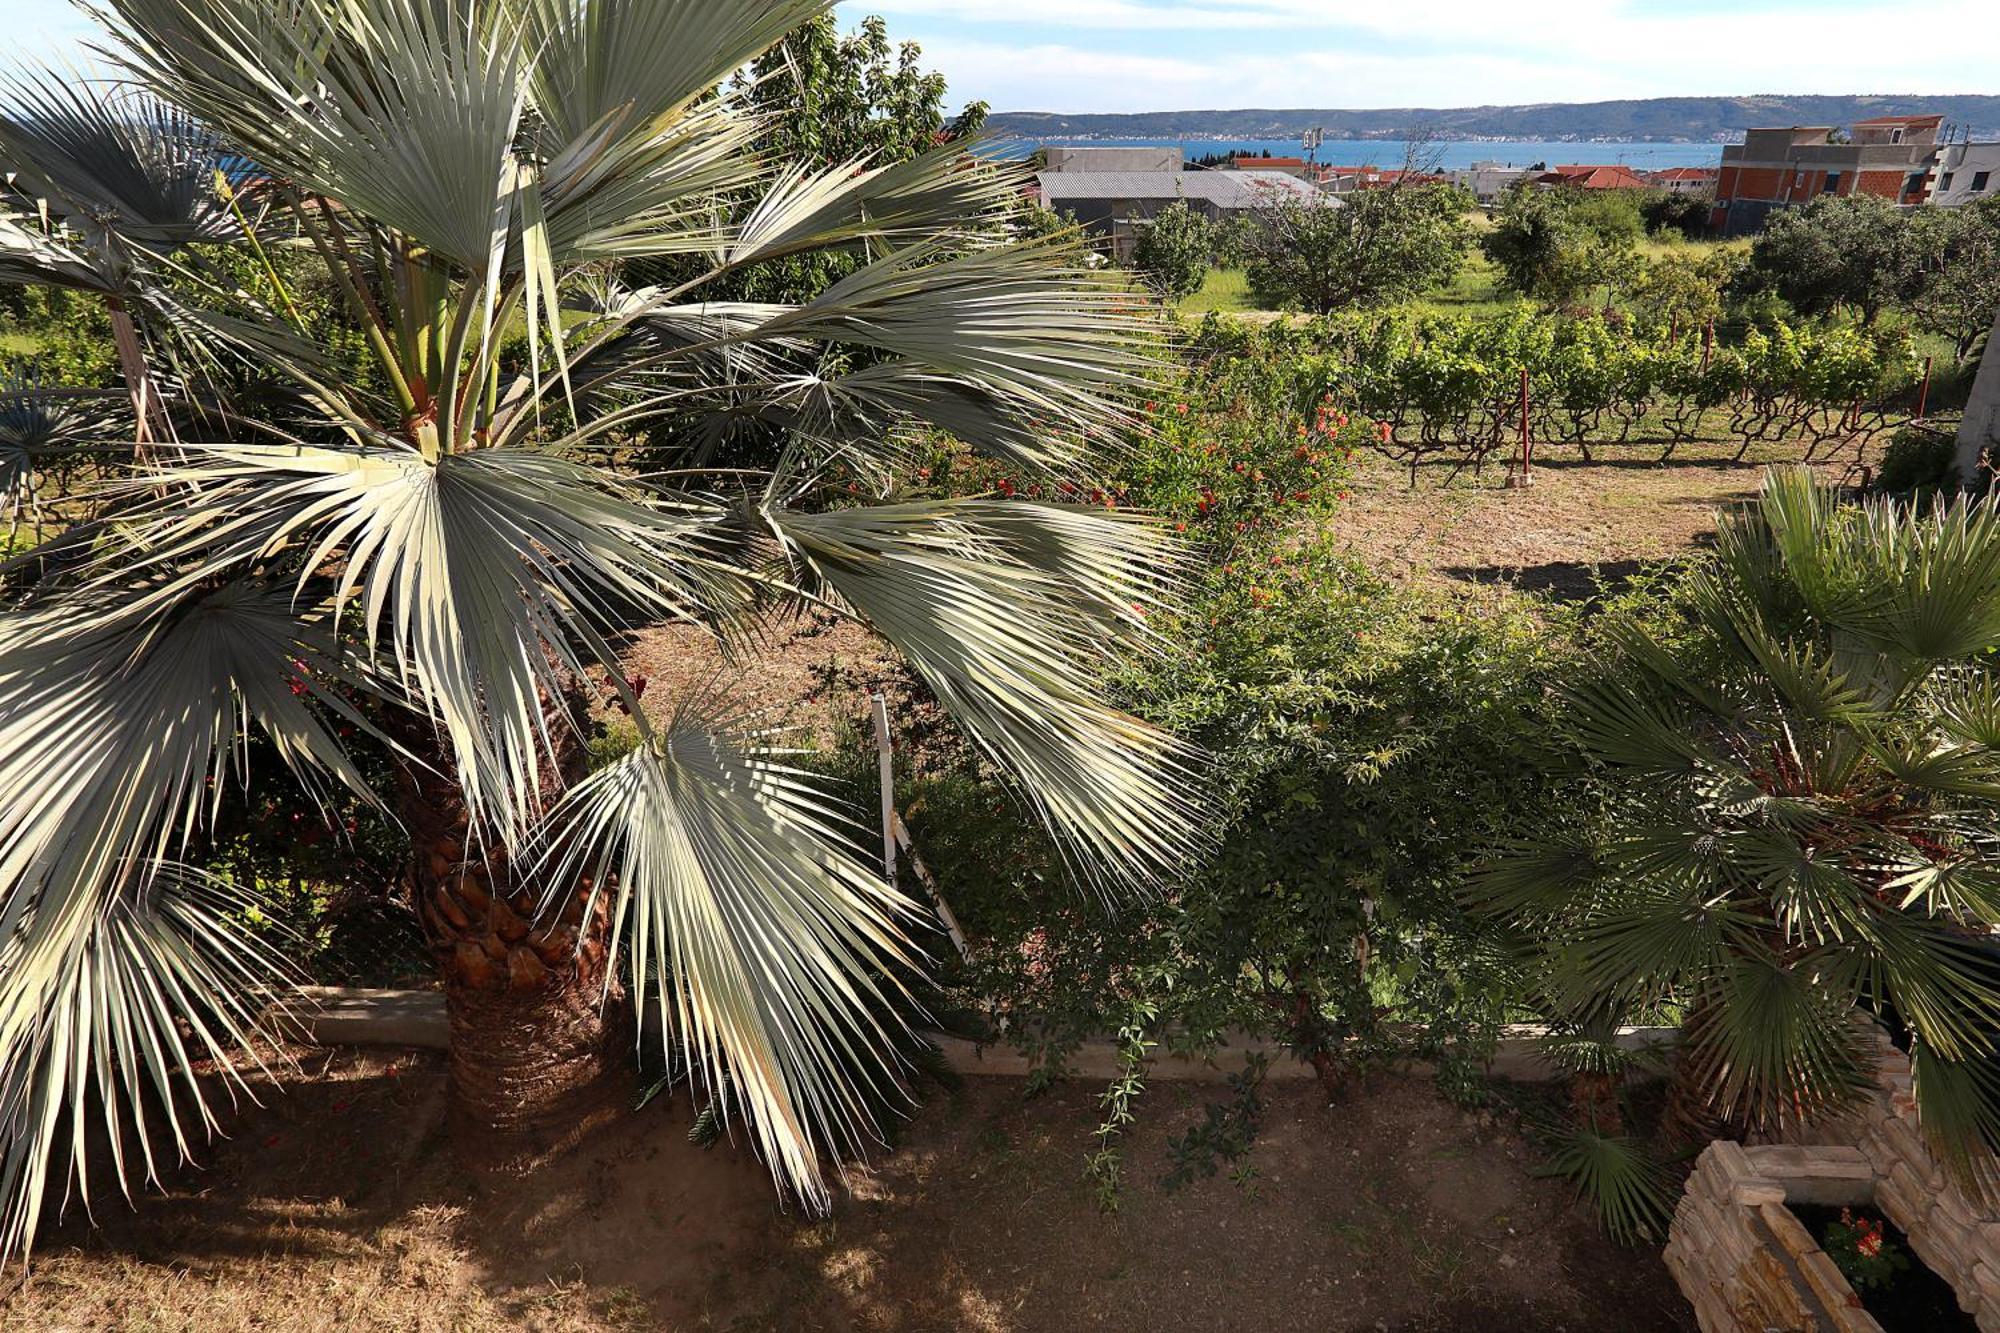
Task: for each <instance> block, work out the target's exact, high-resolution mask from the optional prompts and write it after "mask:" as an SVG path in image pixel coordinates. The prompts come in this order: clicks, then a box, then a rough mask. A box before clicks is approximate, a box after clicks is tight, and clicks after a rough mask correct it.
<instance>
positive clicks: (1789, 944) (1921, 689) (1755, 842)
mask: <svg viewBox="0 0 2000 1333" xmlns="http://www.w3.org/2000/svg"><path fill="white" fill-rule="evenodd" d="M1680 609H1681V610H1682V611H1684V612H1685V614H1684V615H1677V616H1669V617H1656V618H1654V619H1652V620H1639V619H1630V620H1626V621H1622V622H1620V623H1618V624H1616V625H1615V626H1614V627H1612V629H1610V630H1609V631H1608V634H1607V637H1608V642H1609V645H1610V649H1611V651H1610V653H1609V655H1608V660H1607V661H1606V662H1605V663H1604V665H1603V667H1602V669H1601V670H1600V671H1598V672H1596V673H1595V674H1593V675H1592V676H1591V677H1590V678H1589V679H1587V680H1583V681H1580V682H1577V683H1575V684H1574V685H1572V686H1571V687H1570V688H1569V689H1568V690H1567V723H1568V728H1569V731H1570V739H1571V740H1572V742H1573V743H1574V745H1575V747H1576V750H1577V752H1578V753H1580V754H1581V756H1582V757H1583V758H1584V760H1585V761H1586V762H1587V765H1588V768H1589V771H1590V773H1591V774H1593V775H1594V776H1595V778H1596V779H1598V780H1601V781H1602V782H1603V784H1604V790H1605V792H1606V804H1605V812H1604V814H1603V817H1602V818H1601V819H1600V818H1596V817H1594V816H1593V817H1588V818H1586V817H1579V818H1578V819H1577V820H1576V821H1575V823H1574V826H1573V827H1571V828H1569V829H1564V830H1556V831H1553V832H1551V833H1550V834H1549V835H1548V836H1547V837H1544V838H1542V839H1539V840H1537V841H1535V842H1532V843H1525V844H1522V845H1519V846H1516V847H1513V848H1510V849H1508V850H1507V851H1506V853H1505V854H1503V855H1501V856H1499V857H1497V858H1496V859H1495V860H1494V862H1493V863H1492V864H1491V865H1490V866H1489V867H1488V868H1487V869H1486V871H1485V873H1484V875H1483V877H1482V879H1481V882H1480V884H1479V886H1478V891H1479V895H1480V897H1481V898H1482V900H1483V901H1484V902H1485V904H1486V905H1487V906H1488V907H1490V908H1492V909H1494V910H1496V911H1499V912H1502V913H1505V914H1508V915H1510V916H1514V917H1516V918H1517V919H1519V920H1520V921H1522V922H1523V923H1524V924H1526V925H1527V926H1529V927H1530V928H1531V929H1533V930H1534V931H1535V932H1536V933H1537V935H1538V936H1539V938H1541V939H1542V940H1544V941H1546V942H1547V946H1546V947H1547V949H1548V952H1549V957H1550V960H1551V963H1552V966H1551V969H1550V970H1551V973H1552V974H1553V975H1555V976H1557V977H1558V978H1561V980H1560V981H1559V982H1558V983H1557V984H1558V986H1559V987H1560V988H1561V989H1562V990H1563V991H1564V994H1563V995H1562V996H1559V997H1558V999H1557V1001H1556V1007H1557V1010H1558V1012H1562V1011H1563V1009H1564V1007H1565V1006H1567V1009H1568V1011H1569V1012H1572V1013H1576V1014H1588V1013H1589V1012H1592V1011H1598V1010H1607V1009H1608V1010H1609V1011H1611V1012H1619V1011H1623V1010H1627V1009H1638V1010H1657V1009H1659V1008H1662V1007H1678V1008H1679V1009H1680V1010H1681V1012H1682V1013H1683V1015H1684V1020H1683V1026H1682V1048H1681V1051H1680V1055H1679V1059H1678V1063H1677V1066H1676V1079H1677V1081H1678V1085H1677V1090H1678V1091H1679V1092H1680V1093H1681V1094H1682V1097H1681V1104H1682V1105H1683V1106H1685V1107H1687V1108H1688V1110H1689V1111H1691V1112H1697V1113H1703V1114H1707V1115H1712V1116H1714V1117H1718V1118H1720V1119H1722V1120H1724V1121H1726V1122H1732V1123H1736V1124H1748V1125H1751V1126H1758V1127H1765V1128H1769V1127H1774V1126H1780V1125H1784V1124H1787V1123H1797V1122H1799V1121H1802V1120H1810V1119H1813V1118H1815V1117H1819V1116H1824V1115H1827V1114H1831V1113H1834V1112H1838V1111H1839V1110H1841V1109H1843V1108H1844V1107H1847V1106H1849V1105H1851V1104H1852V1103H1853V1102H1854V1101H1855V1099H1856V1098H1857V1097H1859V1096H1860V1095H1861V1094H1862V1093H1864V1092H1865V1091H1866V1090H1867V1089H1869V1088H1870V1087H1872V1086H1873V1081H1874V1072H1875V1069H1874V1050H1875V1047H1874V1044H1873V1041H1872V1037H1871V1034H1870V1033H1869V1032H1868V1031H1867V1029H1866V1026H1865V1025H1864V1024H1863V1023H1862V1022H1861V1021H1860V1020H1859V1017H1858V1015H1857V1007H1860V1008H1865V1009H1869V1010H1872V1011H1874V1012H1876V1013H1878V1014H1882V1015H1884V1016H1892V1017H1894V1018H1896V1019H1899V1020H1900V1022H1901V1023H1903V1024H1905V1025H1907V1028H1908V1033H1909V1042H1910V1054H1911V1058H1912V1062H1913V1065H1914V1069H1915V1075H1916V1096H1917V1100H1918V1104H1919V1106H1920V1108H1921V1112H1922V1117H1923V1121H1924V1124H1925V1126H1926V1128H1927V1131H1928V1132H1929V1133H1930V1134H1931V1135H1932V1136H1933V1138H1934V1140H1935V1141H1936V1144H1937V1146H1938V1147H1939V1148H1940V1149H1941V1150H1942V1151H1944V1152H1945V1153H1947V1154H1948V1155H1949V1157H1950V1158H1951V1160H1953V1161H1955V1162H1957V1163H1958V1164H1960V1165H1961V1166H1965V1165H1969V1164H1970V1163H1971V1162H1973V1161H1974V1160H1977V1154H1978V1150H1979V1149H1980V1147H1981V1145H1982V1144H1983V1143H1990V1142H1993V1141H1995V1131H1996V1129H2000V1082H1996V1079H1995V1075H1994V1068H1993V1064H1992V1061H1993V1057H1994V1055H1995V1038H1996V1032H2000V967H1996V962H1995V954H1994V952H1993V945H1992V942H1991V936H1992V933H1993V930H1994V927H1995V925H1996V923H2000V805H1996V801H2000V680H1996V678H1995V676H1994V674H1993V672H1992V670H1991V665H1990V659H1991V655H1992V653H1993V652H1994V651H1995V650H1996V648H2000V509H1996V508H1995V507H1994V506H1993V505H1992V504H1991V503H1989V502H1981V503H1977V504H1974V503H1969V502H1967V501H1964V500H1960V501H1957V502H1955V503H1953V504H1951V505H1949V506H1945V505H1942V504H1940V505H1939V506H1938V507H1936V508H1933V509H1930V510H1928V511H1923V512H1919V511H1916V510H1912V509H1910V508H1907V507H1899V506H1897V505H1896V504H1894V503H1891V502H1874V503H1869V504H1866V505H1861V506H1843V505H1841V504H1839V503H1838V502H1837V500H1836V497H1835V496H1834V495H1833V494H1832V493H1831V492H1830V491H1828V490H1825V489H1821V488H1818V487H1816V486H1815V485H1814V483H1813V482H1812V480H1811V478H1810V476H1809V475H1808V474H1807V473H1806V472H1805V471H1804V470H1803V469H1795V470H1786V471H1778V472H1774V473H1773V474H1771V475H1770V477H1769V478H1768V479H1767V481H1766V483H1765V486H1764V491H1763V494H1762V497H1761V499H1760V500H1759V501H1758V502H1757V503H1756V504H1755V505H1753V506H1750V507H1747V508H1746V509H1744V510H1743V511H1742V512H1739V513H1736V514H1733V515H1731V516H1728V517H1726V518H1725V519H1724V520H1723V521H1722V523H1721V524H1720V540H1719V544H1718V550H1717V552H1716V554H1715V558H1714V560H1713V561H1712V562H1711V563H1710V564H1708V565H1707V566H1706V567H1704V568H1702V569H1701V570H1699V572H1698V573H1697V574H1696V575H1695V576H1694V577H1693V579H1692V582H1691V585H1690V586H1689V589H1688V591H1687V596H1686V599H1685V602H1684V603H1682V604H1681V607H1680ZM1579 804H1580V805H1583V804H1592V805H1593V806H1594V801H1593V802H1585V801H1581V800H1580V801H1579Z"/></svg>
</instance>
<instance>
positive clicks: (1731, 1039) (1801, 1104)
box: [1684, 950, 1874, 1125]
mask: <svg viewBox="0 0 2000 1333" xmlns="http://www.w3.org/2000/svg"><path fill="white" fill-rule="evenodd" d="M1708 975H1709V982H1710V986H1709V988H1708V989H1707V990H1706V991H1705V992H1704V1003H1703V1005H1702V1008H1701V1011H1700V1012H1701V1014H1702V1015H1703V1020H1704V1021H1700V1022H1696V1023H1692V1024H1690V1025H1689V1027H1688V1028H1687V1029H1686V1031H1685V1040H1684V1048H1685V1050H1686V1052H1687V1057H1688V1058H1689V1059H1690V1060H1691V1061H1692V1062H1693V1063H1694V1064H1695V1065H1696V1067H1697V1068H1698V1069H1700V1070H1701V1072H1702V1083H1703V1086H1705V1087H1706V1088H1708V1089H1709V1090H1710V1095H1711V1097H1712V1100H1713V1103H1714V1105H1715V1107H1716V1109H1717V1110H1718V1112H1719V1113H1721V1114H1722V1115H1724V1116H1727V1117H1730V1118H1732V1119H1735V1118H1741V1119H1745V1120H1749V1121H1751V1122H1753V1123H1756V1124H1760V1125H1778V1124H1795V1123H1798V1122H1800V1121H1809V1120H1812V1119H1814V1118H1817V1117H1819V1116H1823V1115H1826V1114H1829V1113H1832V1112H1835V1111H1838V1110H1840V1109H1842V1108H1844V1107H1847V1106H1850V1105H1852V1104H1853V1103H1854V1102H1855V1101H1856V1100H1857V1099H1859V1098H1860V1097H1861V1096H1862V1095H1863V1093H1865V1092H1866V1090H1867V1089H1868V1088H1869V1087H1871V1086H1872V1079H1873V1075H1874V1046H1873V1044H1872V1042H1871V1041H1869V1040H1868V1039H1867V1038H1866V1035H1865V1034H1864V1032H1863V1030H1862V1028H1861V1026H1860V1024H1859V1023H1857V1022H1856V1021H1855V1015H1854V995H1853V994H1852V993H1851V992H1849V991H1847V990H1845V989H1844V988H1842V987H1840V986H1837V985H1829V984H1828V980H1829V978H1828V976H1827V974H1826V973H1825V972H1824V971H1823V970H1822V969H1820V968H1818V967H1815V966H1814V965H1813V956H1812V955H1808V956H1806V957H1804V958H1801V959H1798V960H1795V961H1792V962H1790V963H1780V962H1778V961H1777V960H1776V959H1774V958H1769V957H1761V956H1758V955H1757V954H1755V953H1754V952H1751V951H1747V950H1745V951H1739V952H1738V953H1737V955H1736V956H1735V957H1733V958H1731V959H1730V960H1729V962H1728V963H1727V964H1726V965H1725V966H1722V967H1719V968H1717V969H1715V970H1713V971H1711V972H1710V973H1709V974H1708Z"/></svg>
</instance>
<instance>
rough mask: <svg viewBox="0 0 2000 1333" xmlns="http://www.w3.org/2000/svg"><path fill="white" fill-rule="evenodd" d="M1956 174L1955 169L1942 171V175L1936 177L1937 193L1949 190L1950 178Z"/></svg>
mask: <svg viewBox="0 0 2000 1333" xmlns="http://www.w3.org/2000/svg"><path fill="white" fill-rule="evenodd" d="M1957 174H1958V173H1957V172H1955V171H1947V172H1945V173H1944V175H1942V176H1940V177H1938V193H1939V194H1944V193H1946V192H1948V191H1949V190H1950V189H1951V178H1952V177H1953V176H1956V175H1957Z"/></svg>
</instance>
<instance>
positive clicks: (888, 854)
mask: <svg viewBox="0 0 2000 1333" xmlns="http://www.w3.org/2000/svg"><path fill="white" fill-rule="evenodd" d="M868 701H869V703H870V704H871V705H872V706H873V708H874V712H875V762H876V768H877V771H878V772H879V773H880V774H881V775H882V874H883V875H884V876H885V877H886V878H887V879H888V881H889V885H890V887H892V888H893V887H895V883H896V764H895V759H894V757H893V756H892V755H891V753H890V750H889V704H888V701H887V700H886V699H884V698H883V697H882V696H881V695H880V694H879V693H878V694H871V695H869V696H868Z"/></svg>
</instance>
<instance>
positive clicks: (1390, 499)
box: [1334, 444, 1854, 600]
mask: <svg viewBox="0 0 2000 1333" xmlns="http://www.w3.org/2000/svg"><path fill="white" fill-rule="evenodd" d="M1735 450H1736V446H1734V445H1721V444H1691V445H1684V446H1683V447H1682V448H1681V449H1680V450H1679V451H1677V453H1676V454H1675V456H1674V457H1673V458H1672V459H1670V460H1668V461H1667V462H1665V463H1660V462H1657V461H1655V459H1656V458H1657V452H1656V451H1654V450H1651V449H1633V450H1630V451H1621V450H1618V449H1615V448H1613V449H1608V450H1606V451H1604V454H1608V455H1610V456H1608V457H1607V456H1604V454H1600V456H1599V458H1598V459H1597V461H1595V462H1593V463H1583V462H1580V461H1577V460H1576V459H1575V458H1574V457H1573V456H1571V451H1569V450H1562V449H1551V450H1548V451H1547V454H1548V456H1547V457H1545V458H1543V459H1540V460H1538V461H1537V463H1536V465H1535V485H1533V486H1532V487H1528V488H1526V489H1521V490H1510V489H1508V487H1507V484H1506V468H1505V466H1504V464H1502V463H1489V464H1488V465H1487V467H1486V470H1485V472H1484V473H1483V475H1482V474H1474V473H1471V472H1466V473H1462V474H1460V475H1459V476H1458V477H1457V479H1456V480H1454V481H1453V482H1452V483H1451V484H1450V485H1448V486H1447V485H1444V484H1443V482H1444V479H1445V477H1446V476H1447V474H1448V473H1449V472H1450V469H1449V468H1448V467H1445V466H1437V467H1430V466H1426V467H1425V468H1423V469H1420V472H1419V480H1418V483H1417V486H1416V488H1415V489H1414V490H1413V489H1411V488H1410V485H1409V473H1408V471H1407V470H1406V469H1403V468H1399V467H1396V466H1395V465H1393V464H1390V463H1388V462H1386V461H1384V460H1382V459H1380V458H1376V457H1372V456H1370V457H1367V458H1365V459H1363V460H1362V461H1361V464H1360V467H1359V470H1358V474H1357V476H1356V478H1355V484H1354V487H1353V496H1352V498H1351V499H1350V500H1349V502H1348V503H1347V504H1345V505H1343V506H1342V508H1341V510H1340V513H1339V516H1338V517H1337V518H1336V519H1335V522H1334V530H1335V532H1336V533H1337V534H1338V535H1340V536H1342V537H1344V538H1345V539H1346V540H1347V543H1348V546H1349V548H1350V549H1351V550H1353V551H1354V552H1355V553H1356V554H1357V555H1359V556H1361V557H1362V558H1363V559H1364V560H1366V561H1367V562H1368V564H1369V565H1370V567H1372V568H1373V569H1375V570H1376V571H1377V572H1379V573H1382V574H1384V575H1387V576H1389V577H1392V578H1399V579H1403V578H1416V579H1424V580H1431V581H1442V582H1445V583H1448V584H1455V585H1458V586H1460V587H1463V586H1465V585H1468V584H1487V585H1502V586H1511V587H1517V588H1519V589H1521V590H1523V591H1527V592H1546V593H1549V594H1550V595H1552V596H1555V597H1558V598H1560V599H1563V600H1577V599H1580V598H1585V597H1589V596H1590V595H1592V594H1593V593H1594V592H1595V591H1597V589H1598V588H1599V587H1600V586H1611V587H1615V586H1617V584H1618V583H1619V582H1621V581H1622V580H1624V579H1627V578H1630V577H1631V576H1632V575H1633V574H1635V573H1637V572H1638V571H1639V570H1640V569H1641V568H1642V567H1643V566H1644V565H1645V564H1646V563H1649V562H1652V561H1658V560H1664V559H1668V558H1670V557H1673V556H1677V555H1683V554H1685V553H1687V552H1689V551H1693V550H1698V549H1700V548H1702V547H1704V546H1706V545H1707V544H1708V543H1709V542H1711V541H1712V540H1713V539H1714V536H1715V511H1716V510H1717V509H1718V508H1721V507H1724V506H1727V505H1732V504H1737V503H1740V502H1742V501H1745V500H1749V499H1752V498H1754V497H1755V496H1756V494H1757V488H1758V485H1759V483H1760V482H1761V481H1762V480H1763V477H1764V471H1765V469H1766V468H1767V467H1769V466H1770V465H1771V464H1773V463H1792V462H1797V461H1798V459H1799V456H1800V450H1799V448H1798V447H1797V446H1795V445H1758V446H1755V447H1753V448H1752V449H1751V450H1750V452H1749V454H1748V455H1747V456H1746V457H1745V458H1744V459H1743V460H1742V461H1740V462H1739V461H1736V460H1734V459H1733V458H1732V457H1731V455H1733V454H1734V453H1735ZM1628 453H1629V455H1630V456H1626V455H1627V454H1628ZM1853 461H1854V459H1853V454H1852V451H1848V452H1847V453H1845V454H1843V456H1842V457H1841V458H1840V459H1839V460H1838V461H1837V462H1833V463H1826V464H1820V465H1816V467H1815V470H1816V471H1817V472H1818V473H1819V474H1820V475H1821V476H1823V477H1824V478H1826V479H1827V480H1828V481H1831V482H1838V481H1840V480H1841V479H1842V477H1843V475H1844V474H1845V473H1846V472H1847V469H1848V465H1849V464H1850V463H1852V462H1853Z"/></svg>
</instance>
